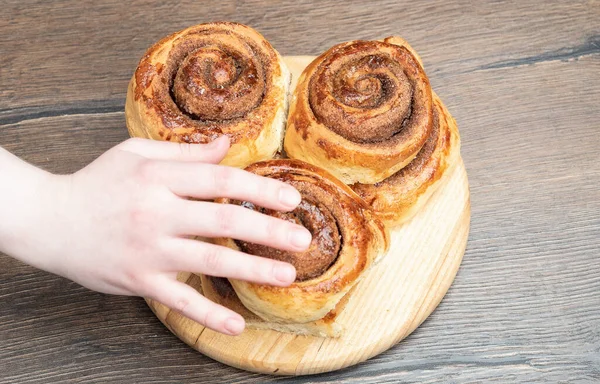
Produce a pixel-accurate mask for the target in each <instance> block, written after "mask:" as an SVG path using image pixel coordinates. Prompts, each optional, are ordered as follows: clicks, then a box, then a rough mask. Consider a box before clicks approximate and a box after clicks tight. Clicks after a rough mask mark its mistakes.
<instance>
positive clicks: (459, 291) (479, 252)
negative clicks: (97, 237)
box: [0, 0, 600, 383]
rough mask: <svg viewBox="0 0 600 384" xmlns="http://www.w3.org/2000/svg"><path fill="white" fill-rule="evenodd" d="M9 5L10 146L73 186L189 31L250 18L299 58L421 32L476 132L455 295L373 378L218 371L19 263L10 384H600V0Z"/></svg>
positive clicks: (0, 369) (111, 302) (123, 306)
mask: <svg viewBox="0 0 600 384" xmlns="http://www.w3.org/2000/svg"><path fill="white" fill-rule="evenodd" d="M126 3H127V4H126ZM0 6H1V9H2V12H1V15H0V64H1V65H0V145H1V146H3V147H5V148H7V149H8V150H10V151H12V152H14V153H15V154H17V155H19V156H21V157H22V158H24V159H26V160H28V161H30V162H32V163H34V164H36V165H38V166H41V167H43V168H45V169H48V170H50V171H53V172H61V173H65V172H73V171H76V170H77V169H79V168H81V167H83V166H84V165H86V164H88V163H89V162H90V161H92V160H93V159H94V158H95V157H97V156H98V155H99V154H100V153H102V152H103V151H105V150H106V149H108V148H110V147H111V146H113V145H115V144H116V143H118V142H120V141H122V140H124V139H126V138H127V132H126V129H125V117H124V113H123V106H124V101H125V92H126V86H127V81H128V80H129V77H130V76H131V74H132V72H133V70H134V69H135V66H136V64H137V62H138V60H139V59H140V57H141V55H142V54H143V52H144V51H145V50H146V48H147V47H148V46H149V45H150V44H152V43H154V42H155V41H157V40H158V39H160V38H161V37H163V36H165V35H167V34H169V33H170V32H173V31H176V30H179V29H182V28H184V27H187V26H190V25H193V24H197V23H200V22H206V21H211V20H234V21H239V22H242V23H245V24H248V25H250V26H253V27H255V28H256V29H258V30H259V31H260V32H262V33H263V34H264V35H265V36H266V37H267V39H269V40H270V41H271V43H272V44H273V45H274V46H275V48H276V49H278V50H279V51H280V52H281V53H282V54H284V55H285V54H311V55H316V54H319V53H320V52H322V51H324V50H326V49H327V48H329V47H330V46H332V45H333V44H335V43H338V42H342V41H345V40H350V39H358V38H362V39H376V38H381V37H384V36H387V35H391V34H399V35H402V36H403V37H405V38H406V39H407V40H408V41H409V42H411V43H412V44H413V46H414V47H415V48H416V49H417V51H418V52H419V53H420V54H421V56H422V58H423V60H424V63H425V68H426V71H427V73H428V74H429V76H430V79H431V83H432V85H433V88H434V89H435V90H436V91H437V92H438V94H439V95H440V96H441V97H442V99H443V100H444V101H445V103H446V104H447V105H448V107H449V109H450V111H451V112H452V114H453V115H454V116H455V118H456V120H457V121H458V124H459V127H460V131H461V135H462V142H463V147H462V153H463V157H464V160H465V163H466V167H467V170H468V173H469V177H470V183H471V194H472V196H471V203H472V215H473V216H472V226H471V234H470V238H469V243H468V248H467V252H466V254H465V257H464V262H463V264H462V266H461V269H460V271H459V273H458V276H457V278H456V280H455V282H454V285H453V286H452V288H451V289H450V291H449V293H448V295H447V296H446V298H445V299H444V301H443V302H442V303H441V305H440V307H439V308H438V309H437V310H436V311H435V312H434V313H433V315H432V316H431V317H430V318H429V319H428V320H427V321H426V322H425V323H424V324H423V325H422V326H421V327H420V328H419V329H417V331H415V333H413V334H412V335H411V336H410V337H408V338H407V339H406V340H405V341H404V342H402V343H401V344H400V345H398V346H396V347H395V348H392V349H391V350H389V351H388V352H386V353H384V354H382V355H380V356H378V357H376V358H373V359H372V360H370V361H368V362H366V363H363V364H360V365H359V366H356V367H353V368H348V369H345V370H343V371H340V372H336V373H329V374H324V375H319V376H312V377H305V378H295V379H294V378H293V379H286V378H275V377H268V376H261V375H257V374H250V373H247V372H243V371H239V370H236V369H233V368H229V367H227V366H224V365H222V364H220V363H217V362H215V361H212V360H211V359H209V358H207V357H204V356H203V355H201V354H199V353H197V352H195V351H193V350H192V349H190V348H188V347H187V346H186V345H184V344H183V343H182V342H180V341H179V340H178V339H177V338H176V337H174V336H172V335H171V334H170V333H169V332H168V331H167V330H166V329H165V328H164V327H163V326H162V324H160V322H159V321H158V320H157V319H156V318H155V317H154V316H153V314H152V313H151V312H150V310H149V309H148V308H147V307H146V305H145V303H144V302H143V300H142V299H139V298H126V297H115V296H107V295H102V294H97V293H94V292H90V291H88V290H86V289H84V288H81V287H79V286H78V285H76V284H74V283H71V282H69V281H67V280H65V279H62V278H59V277H56V276H53V275H50V274H47V273H44V272H40V271H38V270H35V269H33V268H31V267H28V266H25V265H22V264H20V263H18V262H16V261H14V260H12V259H10V258H9V257H7V256H4V255H0V383H51V382H61V383H62V382H85V383H106V382H115V383H121V382H123V383H130V382H139V383H150V382H172V383H180V382H205V383H213V382H214V383H216V382H241V383H255V382H271V381H287V380H289V381H290V382H304V381H306V382H315V383H316V382H318V383H327V382H330V383H334V382H335V383H337V382H347V383H375V382H390V383H396V382H406V383H413V382H457V383H458V382H460V383H462V382H489V381H497V382H504V383H509V382H510V383H513V382H523V383H531V382H547V383H557V382H569V383H592V382H596V383H597V382H600V166H599V164H600V108H599V105H600V2H599V1H593V0H592V1H568V2H566V1H537V2H536V1H527V2H525V1H514V2H510V1H489V2H472V1H453V2H451V1H423V2H415V1H411V2H405V4H401V3H399V2H397V1H394V0H385V1H374V2H354V3H353V2H338V1H333V0H321V1H318V2H317V1H315V2H314V4H309V3H308V2H303V1H292V2H283V1H272V2H269V1H239V2H231V1H219V2H202V1H197V0H195V1H164V0H163V1H132V2H120V1H115V0H111V1H103V2H95V1H52V2H50V1H28V0H18V1H12V0H11V1H2V2H1V3H0ZM0 187H1V186H0ZM0 219H1V220H4V219H8V220H10V218H0Z"/></svg>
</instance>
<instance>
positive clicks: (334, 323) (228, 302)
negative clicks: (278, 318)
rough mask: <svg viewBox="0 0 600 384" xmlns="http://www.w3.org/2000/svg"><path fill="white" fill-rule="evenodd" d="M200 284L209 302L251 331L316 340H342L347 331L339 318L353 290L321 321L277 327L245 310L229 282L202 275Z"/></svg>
mask: <svg viewBox="0 0 600 384" xmlns="http://www.w3.org/2000/svg"><path fill="white" fill-rule="evenodd" d="M200 280H201V282H202V294H203V295H204V296H205V297H206V298H208V299H209V300H211V301H213V302H215V303H217V304H219V305H222V306H225V307H227V308H229V309H231V310H233V311H235V312H237V313H239V314H240V315H242V317H243V318H244V320H245V321H246V325H247V326H248V328H254V329H271V330H275V331H279V332H287V333H295V334H298V335H310V336H317V337H340V336H341V335H342V333H343V331H344V329H343V326H342V325H341V324H340V323H339V322H338V319H339V315H340V314H341V313H342V311H343V310H344V308H345V307H346V304H347V303H348V299H349V298H350V296H351V295H352V292H353V291H354V288H352V289H351V290H350V291H349V292H348V293H347V294H346V295H345V296H344V297H343V298H342V299H341V300H340V301H339V302H338V303H337V304H336V306H335V307H334V308H333V309H332V310H331V311H329V312H328V313H327V314H326V315H325V316H324V317H323V318H322V319H318V320H315V321H310V322H308V323H277V322H271V321H265V320H263V319H261V318H260V317H258V316H257V315H256V314H254V313H253V312H251V311H250V310H248V308H246V307H244V305H243V304H242V302H241V301H240V299H239V298H238V297H237V294H236V293H235V291H234V289H233V287H232V286H231V283H230V282H229V280H227V279H225V278H222V277H214V276H206V275H201V276H200Z"/></svg>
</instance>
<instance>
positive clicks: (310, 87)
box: [284, 37, 433, 184]
mask: <svg viewBox="0 0 600 384" xmlns="http://www.w3.org/2000/svg"><path fill="white" fill-rule="evenodd" d="M432 120H433V108H432V93H431V88H430V85H429V80H428V78H427V76H426V75H425V72H424V70H423V68H422V66H421V64H420V59H419V57H418V56H416V54H415V53H414V51H413V50H412V48H410V46H409V45H408V44H407V43H406V42H405V41H404V40H402V39H400V38H394V37H391V38H387V39H384V41H351V42H347V43H343V44H339V45H336V46H334V47H333V48H331V49H329V50H328V51H327V52H325V53H323V54H322V55H321V56H319V57H317V58H316V59H315V60H314V61H313V62H312V63H311V64H310V65H309V66H308V67H307V68H306V69H305V70H304V72H303V73H302V75H301V76H300V78H299V80H298V85H297V87H296V89H295V91H294V95H293V98H292V101H291V104H290V112H289V114H288V123H287V132H286V137H285V142H284V148H285V151H286V153H287V155H288V156H289V157H291V158H295V159H300V160H304V161H306V162H308V163H311V164H315V165H318V166H320V167H322V168H324V169H326V170H328V171H329V172H331V173H332V174H333V175H334V176H336V177H337V178H339V179H340V180H342V181H343V182H345V183H347V184H352V183H355V182H360V183H365V184H374V183H377V182H379V181H382V180H383V179H385V178H386V177H389V176H391V175H392V174H394V173H395V172H397V171H398V170H400V169H402V168H403V167H404V166H406V165H407V164H408V163H409V162H410V161H411V160H412V159H413V158H414V157H415V156H416V154H417V153H418V152H419V150H420V149H421V147H422V146H423V145H424V143H425V141H426V140H427V137H428V136H429V133H430V131H431V127H432Z"/></svg>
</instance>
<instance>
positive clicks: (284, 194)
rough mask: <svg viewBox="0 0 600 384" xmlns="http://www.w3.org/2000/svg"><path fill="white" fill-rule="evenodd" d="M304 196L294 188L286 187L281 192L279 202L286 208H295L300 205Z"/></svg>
mask: <svg viewBox="0 0 600 384" xmlns="http://www.w3.org/2000/svg"><path fill="white" fill-rule="evenodd" d="M300 200H302V196H300V193H299V192H298V191H297V190H296V188H294V187H290V186H284V187H283V188H281V189H280V190H279V202H280V203H281V204H283V205H285V206H286V207H290V208H295V207H296V206H297V205H298V204H300Z"/></svg>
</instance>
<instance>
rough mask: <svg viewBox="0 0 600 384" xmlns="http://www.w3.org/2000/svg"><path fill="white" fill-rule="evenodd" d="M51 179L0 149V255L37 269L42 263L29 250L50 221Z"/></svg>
mask: <svg viewBox="0 0 600 384" xmlns="http://www.w3.org/2000/svg"><path fill="white" fill-rule="evenodd" d="M53 177H54V176H53V175H52V174H50V173H48V172H45V171H43V170H41V169H39V168H36V167H34V166H33V165H31V164H28V163H26V162H24V161H23V160H21V159H19V158H18V157H16V156H14V155H12V154H11V153H9V152H8V151H6V150H4V149H3V148H1V147H0V251H2V252H4V253H6V254H8V255H10V256H13V257H15V258H17V259H20V260H21V261H24V262H27V263H29V264H33V265H35V266H37V267H43V265H41V264H43V263H40V262H39V261H37V260H34V256H33V255H32V250H33V249H35V244H34V240H35V239H36V232H37V231H40V230H41V229H42V228H44V225H47V224H48V222H49V221H50V220H51V218H50V216H51V215H49V213H50V209H49V208H50V207H49V206H48V204H49V203H50V202H49V195H50V194H49V193H48V189H49V188H50V184H51V183H50V181H51V179H52V178H53Z"/></svg>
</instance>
